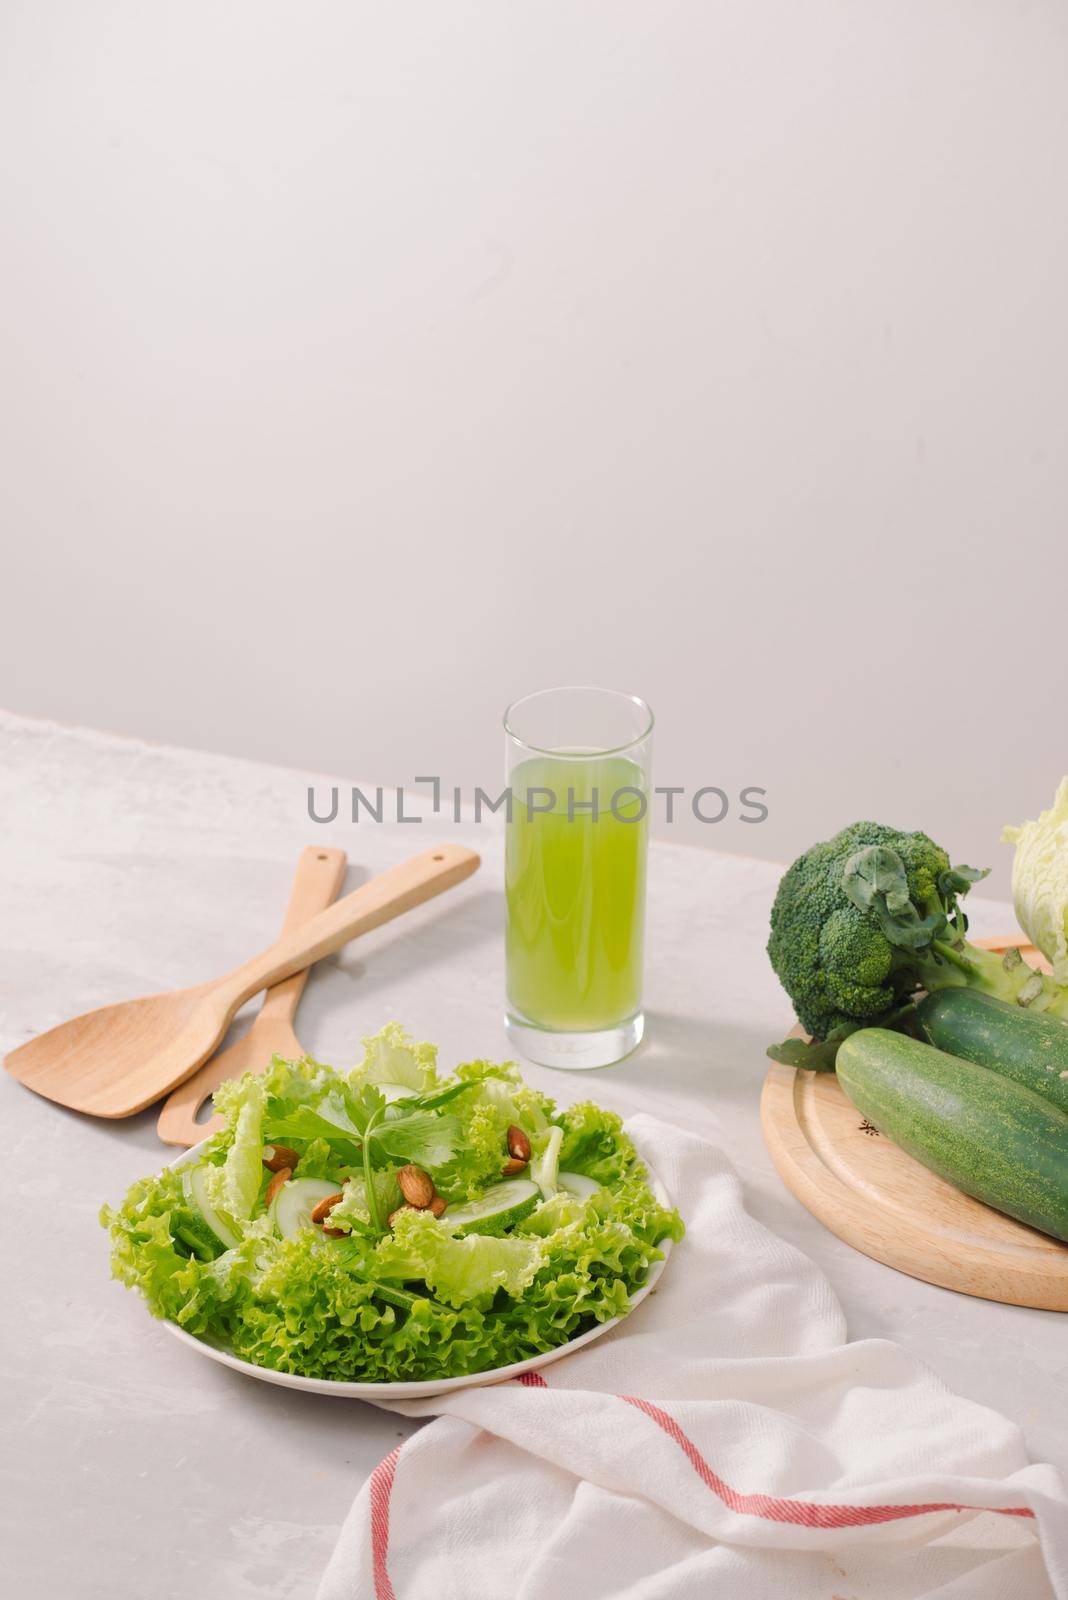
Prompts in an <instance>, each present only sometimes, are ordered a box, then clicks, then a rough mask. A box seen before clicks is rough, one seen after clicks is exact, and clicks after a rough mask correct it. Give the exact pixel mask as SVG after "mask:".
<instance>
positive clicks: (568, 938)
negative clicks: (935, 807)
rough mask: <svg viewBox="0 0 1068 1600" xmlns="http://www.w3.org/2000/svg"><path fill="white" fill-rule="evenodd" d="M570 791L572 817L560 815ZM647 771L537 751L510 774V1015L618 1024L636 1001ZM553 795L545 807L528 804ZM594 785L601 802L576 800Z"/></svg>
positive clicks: (569, 1026) (545, 1021)
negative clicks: (586, 806) (588, 807)
mask: <svg viewBox="0 0 1068 1600" xmlns="http://www.w3.org/2000/svg"><path fill="white" fill-rule="evenodd" d="M569 789H570V790H571V798H572V810H573V820H569V817H568V791H569ZM622 789H638V790H639V791H640V792H641V795H643V796H644V795H646V793H647V791H646V779H645V775H644V773H643V772H642V770H641V768H640V767H638V766H637V765H636V764H635V763H634V762H633V761H628V760H626V759H624V758H622V757H619V756H603V757H596V756H591V757H587V758H586V759H583V760H579V761H576V760H571V761H568V760H564V759H561V758H558V757H554V756H539V757H536V758H532V759H530V760H527V761H524V762H522V763H521V764H520V765H519V766H517V767H516V768H515V769H514V771H513V773H512V791H513V802H512V820H511V822H510V823H509V824H508V827H507V830H506V847H505V887H506V893H507V929H506V952H507V966H508V1002H509V1008H510V1010H511V1011H512V1013H513V1014H517V1015H518V1017H519V1018H521V1019H525V1020H526V1021H528V1022H532V1023H534V1024H536V1025H537V1026H539V1027H543V1028H552V1029H556V1030H560V1031H574V1032H582V1031H586V1030H592V1029H602V1028H611V1027H615V1026H616V1025H617V1024H618V1023H620V1022H623V1021H625V1020H626V1019H628V1018H630V1017H632V1016H634V1015H635V1013H636V1012H637V1011H638V1010H639V1008H640V1006H641V990H642V938H643V932H644V923H645V859H646V836H647V829H648V823H647V818H646V814H645V813H646V811H647V806H646V805H645V804H643V802H642V800H641V799H640V798H639V796H638V795H635V794H626V795H621V796H620V797H619V800H618V801H617V805H616V811H617V813H618V816H616V815H613V814H612V811H611V809H610V806H611V800H612V796H613V795H614V794H616V793H617V791H619V790H622ZM545 790H548V791H549V792H550V793H551V794H552V796H553V797H554V800H555V807H554V809H553V810H552V811H551V812H545V811H540V810H535V811H534V812H533V814H530V812H529V811H528V801H529V803H530V805H531V806H532V807H538V806H542V805H545V804H546V803H547V797H546V795H545V794H544V793H542V792H535V791H545ZM595 791H596V794H597V798H598V804H599V812H598V815H597V816H596V818H595V817H594V816H593V814H592V813H591V812H590V811H583V810H580V809H578V807H579V806H580V805H581V804H582V803H583V802H588V801H590V800H591V799H592V798H593V795H594V792H595Z"/></svg>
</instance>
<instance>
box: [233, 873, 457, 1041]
mask: <svg viewBox="0 0 1068 1600" xmlns="http://www.w3.org/2000/svg"><path fill="white" fill-rule="evenodd" d="M478 865H479V857H478V856H477V855H476V853H475V852H474V850H467V849H465V848H464V846H463V845H459V844H439V845H436V846H435V847H434V848H433V849H431V850H424V851H423V852H422V854H421V855H417V856H412V857H411V859H410V860H408V861H402V862H401V863H400V865H399V866H396V867H390V868H389V870H388V872H383V873H380V874H379V876H378V877H377V878H372V879H371V881H370V883H365V884H364V885H363V887H362V888H361V889H355V890H353V892H352V894H347V895H346V896H345V898H344V899H343V900H338V901H337V902H336V903H335V904H334V905H332V906H330V907H329V908H328V909H327V910H326V911H320V912H319V914H318V916H315V917H313V918H312V919H311V921H310V922H306V923H305V924H304V926H303V927H301V928H296V929H294V930H293V932H292V933H288V934H284V935H283V936H282V938H281V939H279V941H278V943H277V944H273V945H272V946H271V947H270V949H269V950H263V951H261V953H260V954H259V955H258V956H253V957H252V960H251V961H246V962H245V964H244V966H241V967H237V968H235V970H234V971H233V972H231V973H229V974H228V975H227V976H226V977H225V978H223V979H222V980H221V982H220V983H219V985H218V994H219V997H220V998H221V999H222V998H225V1000H226V1003H227V1005H228V1007H230V1008H232V1009H233V1010H236V1008H237V1007H238V1006H240V1005H243V1004H244V1003H245V1001H246V1000H247V999H248V998H249V997H250V995H254V994H255V993H256V992H257V990H259V989H264V988H268V987H269V986H270V985H271V984H275V983H278V982H279V981H280V980H281V979H282V978H288V977H289V976H290V974H291V973H294V972H299V971H300V970H301V968H302V967H308V966H310V965H311V964H312V962H313V961H321V960H322V958H323V957H324V956H329V955H333V953H334V951H335V950H340V949H341V947H342V945H344V944H348V942H349V940H350V939H355V938H356V936H357V935H358V934H361V933H369V932H370V931H371V929H372V928H380V927H381V926H382V924H383V923H384V922H389V921H391V920H392V918H393V917H399V916H400V915H401V913H402V912H404V911H410V910H411V908H412V907H413V906H417V905H421V904H422V902H423V901H424V900H432V899H433V898H434V896H435V895H438V894H442V893H444V891H445V890H446V889H451V888H452V886H453V885H454V884H456V883H462V882H463V880H464V878H469V877H470V876H471V874H472V873H473V872H474V871H475V870H476V868H477V867H478ZM231 1014H232V1012H231Z"/></svg>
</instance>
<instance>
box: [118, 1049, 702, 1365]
mask: <svg viewBox="0 0 1068 1600" xmlns="http://www.w3.org/2000/svg"><path fill="white" fill-rule="evenodd" d="M365 1047H366V1048H365V1056H364V1060H363V1062H362V1063H361V1067H360V1068H359V1069H357V1071H356V1074H355V1075H354V1074H347V1073H339V1072H336V1071H335V1070H334V1069H333V1068H330V1067H324V1066H323V1065H321V1064H320V1063H318V1062H314V1061H311V1060H310V1059H306V1060H304V1061H301V1062H285V1061H281V1060H275V1061H274V1062H273V1063H272V1064H271V1066H270V1067H269V1068H268V1070H267V1072H265V1073H264V1074H262V1075H261V1076H260V1077H251V1076H246V1077H245V1078H242V1079H239V1080H236V1081H235V1082H234V1083H231V1084H227V1085H224V1086H222V1087H221V1088H220V1090H219V1091H218V1093H217V1095H216V1106H217V1108H219V1109H220V1110H222V1112H223V1114H224V1116H226V1118H227V1122H228V1125H227V1127H226V1129H225V1130H224V1131H223V1132H222V1133H219V1134H217V1135H215V1136H213V1137H212V1138H211V1139H210V1140H209V1141H208V1142H207V1144H206V1146H205V1149H204V1152H203V1154H202V1156H201V1160H202V1161H203V1163H204V1165H205V1179H204V1183H205V1187H206V1189H207V1191H208V1192H209V1193H210V1195H211V1196H212V1204H213V1205H215V1206H216V1209H218V1210H219V1211H220V1213H223V1212H225V1217H226V1220H227V1222H228V1223H229V1224H232V1226H233V1233H234V1236H235V1237H236V1238H237V1240H238V1243H237V1244H236V1246H234V1247H233V1248H229V1249H227V1248H225V1247H224V1245H223V1243H222V1242H221V1241H220V1240H219V1239H218V1238H217V1237H215V1236H214V1235H213V1234H212V1231H211V1229H210V1228H209V1227H207V1226H206V1225H205V1221H204V1218H203V1217H202V1216H201V1215H200V1214H199V1212H198V1210H197V1206H196V1204H195V1202H194V1200H193V1199H192V1198H191V1197H190V1188H189V1185H188V1184H187V1183H186V1182H185V1181H184V1179H183V1175H182V1173H181V1171H175V1170H174V1169H172V1168H168V1169H166V1170H165V1171H164V1172H162V1173H160V1174H159V1175H157V1176H156V1177H153V1178H147V1179H144V1180H141V1181H140V1182H138V1183H135V1184H134V1185H133V1186H132V1187H131V1189H130V1191H129V1193H128V1194H127V1196H126V1198H125V1200H124V1201H123V1202H122V1204H121V1205H120V1206H117V1207H114V1208H111V1207H105V1208H104V1210H103V1212H102V1214H101V1220H102V1222H103V1223H104V1224H105V1226H106V1227H108V1228H109V1230H110V1232H111V1238H112V1270H113V1273H114V1275H115V1277H116V1278H118V1279H119V1280H120V1281H121V1282H122V1283H124V1284H126V1285H127V1286H128V1287H130V1288H132V1289H134V1290H136V1291H138V1292H139V1293H140V1294H141V1295H142V1296H143V1297H144V1300H145V1302H146V1304H147V1306H148V1309H149V1310H150V1311H151V1312H152V1314H153V1315H154V1316H157V1317H163V1318H166V1319H168V1320H170V1321H172V1322H175V1323H177V1324H178V1325H179V1326H180V1327H183V1328H185V1329H186V1330H187V1331H188V1332H189V1333H191V1334H192V1335H193V1336H194V1337H196V1338H200V1339H203V1340H205V1341H207V1342H210V1343H213V1344H217V1345H221V1346H224V1347H225V1348H227V1349H230V1350H232V1351H233V1352H234V1353H235V1354H236V1355H238V1356H240V1357H242V1358H243V1359H245V1360H247V1361H250V1362H253V1363H254V1364H256V1365H259V1366H263V1367H268V1368H271V1369H273V1370H276V1371H280V1372H294V1373H304V1374H306V1375H308V1376H312V1377H320V1378H331V1379H337V1380H345V1379H347V1380H358V1381H363V1382H372V1383H373V1382H387V1381H396V1380H405V1379H408V1380H411V1379H417V1378H418V1379H428V1378H441V1377H453V1376H458V1375H461V1374H468V1373H474V1372H483V1371H488V1370H490V1369H492V1368H496V1367H501V1366H505V1365H508V1364H509V1363H511V1362H514V1361H520V1360H523V1359H525V1358H527V1357H530V1356H533V1355H537V1354H539V1353H541V1352H544V1351H548V1350H552V1349H554V1348H556V1347H557V1346H558V1345H560V1344H562V1343H564V1342H566V1341H567V1340H569V1339H571V1338H574V1337H575V1336H576V1335H577V1334H579V1333H582V1332H585V1331H586V1330H587V1329H589V1328H591V1327H594V1326H595V1325H596V1324H597V1323H599V1322H605V1321H608V1320H610V1319H611V1318H614V1317H617V1316H620V1315H623V1314H624V1313H625V1312H626V1310H627V1307H628V1304H629V1300H630V1296H631V1295H632V1294H633V1292H634V1291H635V1289H637V1288H638V1287H639V1286H640V1285H641V1284H642V1283H643V1282H644V1281H645V1278H646V1275H647V1273H648V1271H649V1267H650V1266H651V1265H652V1263H653V1262H655V1261H657V1260H658V1259H660V1257H661V1254H662V1251H661V1248H660V1246H661V1244H662V1242H663V1241H664V1239H665V1238H673V1239H677V1238H679V1237H681V1234H682V1223H681V1221H680V1220H679V1217H678V1215H677V1213H675V1212H674V1211H671V1210H668V1209H666V1208H665V1207H663V1206H662V1205H661V1204H660V1203H659V1201H658V1200H657V1199H656V1197H655V1195H654V1194H653V1193H652V1191H651V1190H650V1188H649V1185H648V1181H647V1177H646V1174H645V1171H644V1168H643V1167H642V1164H641V1161H640V1160H639V1158H638V1155H637V1152H636V1151H635V1149H634V1146H633V1144H632V1143H631V1141H630V1139H629V1138H628V1137H627V1135H626V1134H625V1133H624V1132H623V1129H622V1124H621V1122H620V1119H619V1118H618V1117H617V1116H615V1115H614V1114H613V1113H611V1112H607V1111H603V1110H601V1109H600V1108H598V1107H596V1106H593V1105H591V1104H584V1105H579V1106H573V1107H571V1108H570V1109H568V1110H566V1111H563V1112H560V1113H557V1112H556V1110H555V1108H554V1106H553V1104H552V1102H551V1101H550V1100H547V1099H546V1098H545V1097H544V1096H542V1095H539V1094H538V1093H537V1092H536V1091H534V1090H532V1089H530V1088H529V1087H528V1086H527V1085H525V1084H524V1083H523V1081H522V1078H521V1077H520V1075H519V1073H518V1070H517V1069H516V1068H515V1067H514V1066H512V1065H510V1064H509V1065H505V1066H497V1065H494V1064H493V1063H490V1062H484V1061H479V1062H470V1063H467V1064H466V1065H464V1066H463V1067H461V1068H459V1069H458V1071H457V1073H456V1074H455V1075H454V1076H453V1077H452V1078H451V1079H441V1078H439V1077H438V1074H437V1069H436V1064H435V1061H434V1058H433V1054H432V1050H431V1047H430V1046H419V1045H412V1044H411V1043H410V1041H408V1040H407V1036H405V1035H403V1034H402V1033H401V1031H400V1030H399V1029H396V1028H395V1027H394V1028H391V1029H389V1030H386V1031H385V1036H384V1037H383V1036H376V1038H375V1039H371V1040H367V1041H365ZM365 1069H367V1070H365ZM398 1072H408V1073H409V1074H410V1076H409V1078H408V1079H407V1080H403V1079H402V1078H400V1077H398V1076H396V1074H397V1073H398ZM379 1073H383V1074H394V1075H393V1076H388V1075H387V1076H376V1074H379ZM416 1075H418V1087H417V1086H416V1083H415V1081H413V1080H414V1078H415V1076H416ZM402 1081H407V1086H408V1087H410V1088H411V1089H412V1090H413V1095H414V1099H413V1100H412V1101H408V1100H403V1101H400V1102H398V1103H397V1104H395V1105H390V1106H387V1105H386V1104H385V1102H384V1101H383V1098H382V1096H381V1094H380V1093H379V1092H378V1089H377V1085H378V1084H389V1083H400V1082H402ZM513 1123H514V1124H516V1125H518V1126H521V1127H523V1128H524V1130H525V1131H526V1132H527V1133H528V1135H529V1137H530V1139H531V1143H532V1147H533V1149H534V1151H535V1163H536V1162H537V1161H538V1159H539V1158H540V1159H541V1160H542V1163H543V1166H544V1168H545V1172H544V1176H546V1178H547V1179H548V1178H549V1177H550V1168H551V1178H552V1183H548V1182H547V1184H546V1187H549V1188H551V1187H552V1186H553V1185H554V1184H555V1175H556V1172H557V1170H564V1171H568V1170H570V1171H579V1172H585V1173H586V1174H587V1175H589V1176H591V1177H593V1178H594V1179H595V1181H596V1182H597V1183H598V1184H600V1185H601V1187H600V1188H599V1189H598V1190H597V1191H596V1193H594V1194H593V1195H591V1196H590V1197H589V1198H588V1199H582V1198H577V1197H576V1196H574V1195H572V1194H569V1193H567V1192H565V1191H564V1190H562V1189H557V1190H556V1192H555V1193H552V1194H551V1195H550V1197H549V1198H547V1199H544V1200H542V1202H541V1203H540V1204H539V1205H538V1207H537V1208H536V1209H535V1210H534V1211H533V1212H532V1213H531V1214H530V1215H528V1216H526V1217H524V1218H523V1220H522V1221H521V1222H520V1223H519V1224H518V1225H517V1226H514V1227H512V1228H511V1229H510V1230H506V1231H504V1232H503V1233H501V1234H492V1233H487V1234H482V1233H466V1234H465V1235H464V1236H459V1235H458V1234H456V1233H454V1232H453V1231H452V1230H451V1229H450V1227H449V1214H448V1210H446V1211H445V1213H444V1215H443V1216H442V1217H440V1218H436V1217H434V1216H433V1215H432V1214H431V1213H430V1212H429V1211H413V1210H410V1209H404V1208H401V1209H397V1208H398V1207H399V1206H400V1200H401V1195H400V1190H399V1188H398V1185H397V1171H398V1169H399V1166H400V1165H401V1164H402V1159H412V1157H411V1156H410V1154H407V1152H408V1151H410V1150H411V1149H413V1148H419V1149H423V1150H425V1151H429V1152H430V1153H431V1154H437V1155H442V1154H445V1155H446V1156H447V1159H445V1160H443V1161H441V1162H439V1164H438V1165H437V1167H436V1168H435V1169H434V1173H433V1175H434V1180H435V1183H436V1184H437V1187H438V1189H439V1192H440V1193H441V1194H443V1195H444V1194H445V1193H446V1192H447V1191H446V1189H445V1187H444V1185H445V1183H446V1182H447V1181H449V1182H451V1183H452V1184H453V1188H452V1190H451V1191H449V1192H450V1193H451V1194H454V1195H457V1196H459V1195H463V1196H471V1197H474V1196H475V1195H478V1194H480V1193H481V1192H482V1191H483V1190H484V1189H485V1188H487V1187H488V1186H489V1185H490V1184H492V1183H494V1182H496V1181H498V1179H499V1177H500V1168H501V1164H502V1157H503V1156H504V1155H505V1154H506V1142H505V1141H506V1132H507V1128H508V1127H509V1125H511V1124H513ZM406 1125H407V1127H408V1133H407V1135H405V1131H404V1130H405V1126H406ZM377 1128H381V1129H386V1130H388V1132H387V1133H386V1138H385V1143H384V1144H379V1143H378V1142H377V1139H376V1137H375V1130H376V1129H377ZM282 1130H286V1131H287V1132H288V1133H289V1134H290V1137H286V1138H283V1133H282ZM295 1130H300V1131H295ZM272 1139H276V1140H278V1141H279V1142H284V1143H287V1144H290V1145H291V1146H292V1147H293V1149H294V1151H295V1153H296V1157H297V1174H296V1175H297V1177H305V1178H318V1179H322V1180H325V1181H326V1182H329V1183H337V1185H338V1187H339V1189H341V1192H342V1199H341V1201H340V1202H339V1203H338V1204H337V1205H336V1206H335V1207H334V1208H333V1210H332V1211H331V1213H330V1224H331V1230H332V1231H331V1235H330V1236H326V1235H324V1234H323V1232H322V1231H321V1230H320V1229H318V1228H313V1227H310V1226H309V1227H304V1228H301V1229H299V1231H297V1232H295V1233H294V1234H293V1235H292V1236H290V1237H286V1238H283V1237H281V1236H279V1234H278V1233H277V1232H276V1230H275V1223H274V1216H273V1213H272V1212H271V1211H270V1210H268V1208H267V1207H266V1205H265V1190H266V1187H267V1183H268V1181H269V1178H270V1174H269V1173H268V1172H267V1170H266V1169H265V1168H264V1167H263V1165H262V1161H261V1157H262V1155H263V1149H262V1144H269V1143H270V1142H271V1141H272ZM261 1141H262V1144H261ZM372 1147H373V1149H372ZM392 1147H396V1153H394V1149H393V1148H392ZM533 1170H534V1166H533V1164H532V1173H533ZM368 1175H369V1176H370V1183H371V1186H372V1189H373V1203H370V1202H371V1201H372V1196H371V1195H369V1192H368V1188H367V1183H368ZM387 1218H388V1219H391V1220H390V1221H388V1222H387V1221H385V1220H384V1219H387Z"/></svg>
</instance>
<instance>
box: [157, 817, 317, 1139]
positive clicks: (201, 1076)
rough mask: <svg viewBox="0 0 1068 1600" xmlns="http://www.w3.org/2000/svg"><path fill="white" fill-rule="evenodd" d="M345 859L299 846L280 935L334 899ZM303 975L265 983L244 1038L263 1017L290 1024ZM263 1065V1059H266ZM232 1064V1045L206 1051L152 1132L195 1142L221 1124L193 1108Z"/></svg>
mask: <svg viewBox="0 0 1068 1600" xmlns="http://www.w3.org/2000/svg"><path fill="white" fill-rule="evenodd" d="M346 865H347V858H346V856H345V852H344V850H332V849H320V848H317V847H316V846H315V845H308V847H307V848H306V849H305V850H302V851H301V856H300V860H299V861H298V863H297V871H296V874H295V876H294V878H293V888H292V889H291V891H290V895H289V905H288V907H287V909H286V914H285V920H284V922H283V923H282V933H283V936H284V935H285V934H287V933H292V932H293V930H294V929H295V928H299V927H300V926H301V925H302V924H303V923H305V922H308V921H310V920H311V918H312V917H314V916H315V915H316V913H317V912H319V911H323V910H325V908H326V907H327V906H329V905H333V903H334V896H335V895H336V894H337V891H338V889H339V888H340V886H341V883H342V880H343V879H344V876H345V867H346ZM307 977H308V969H307V968H306V967H305V969H304V971H303V972H295V973H294V974H293V976H292V977H291V978H284V979H283V980H282V982H281V983H276V984H275V986H274V988H273V989H268V990H267V993H266V995H265V996H264V999H263V1004H262V1006H261V1007H260V1009H259V1014H258V1016H257V1017H256V1020H255V1022H254V1023H253V1024H252V1028H251V1029H250V1031H249V1034H248V1035H246V1038H249V1037H253V1036H255V1034H256V1029H257V1028H258V1027H259V1025H260V1023H261V1022H263V1020H264V1018H266V1019H268V1021H282V1022H287V1023H289V1024H290V1026H292V1023H293V1020H294V1017H295V1015H296V1010H297V1003H298V1001H299V1000H300V996H301V991H302V990H303V988H304V984H305V982H306V980H307ZM242 1042H244V1041H242ZM263 1065H266V1060H265V1059H264V1061H263ZM233 1070H234V1064H233V1051H232V1050H217V1051H216V1052H215V1054H214V1055H213V1056H209V1058H208V1060H207V1061H205V1063H204V1065H203V1066H202V1067H198V1068H197V1070H196V1071H195V1072H194V1073H193V1076H192V1077H191V1078H187V1079H186V1080H185V1082H184V1083H181V1084H179V1085H178V1087H177V1089H172V1090H171V1092H170V1094H169V1095H168V1096H167V1098H166V1100H165V1101H164V1102H163V1108H162V1110H161V1111H160V1114H159V1121H158V1122H157V1123H156V1132H157V1133H158V1134H159V1136H160V1138H161V1139H162V1140H163V1142H164V1144H178V1145H182V1144H184V1145H190V1144H196V1143H197V1142H198V1140H200V1139H206V1138H207V1136H208V1134H209V1133H214V1132H215V1131H216V1127H221V1126H222V1119H221V1118H219V1117H213V1118H209V1121H208V1122H198V1121H197V1112H198V1111H199V1110H200V1108H201V1106H202V1105H203V1104H204V1101H205V1100H206V1099H207V1098H208V1096H209V1095H210V1094H212V1093H214V1091H215V1090H216V1089H217V1088H218V1087H219V1084H220V1083H221V1082H222V1080H223V1079H224V1078H225V1077H227V1076H228V1075H229V1074H230V1073H231V1072H232V1071H233Z"/></svg>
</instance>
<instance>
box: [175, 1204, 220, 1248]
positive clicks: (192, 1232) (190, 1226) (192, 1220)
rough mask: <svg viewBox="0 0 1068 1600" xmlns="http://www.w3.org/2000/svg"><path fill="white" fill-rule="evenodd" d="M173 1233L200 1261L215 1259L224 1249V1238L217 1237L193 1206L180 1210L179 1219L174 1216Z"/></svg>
mask: <svg viewBox="0 0 1068 1600" xmlns="http://www.w3.org/2000/svg"><path fill="white" fill-rule="evenodd" d="M171 1235H172V1237H173V1238H174V1239H175V1240H178V1241H180V1242H181V1243H182V1244H184V1245H185V1247H186V1249H187V1250H188V1251H189V1252H190V1254H191V1255H194V1256H196V1258H197V1260H198V1261H214V1260H215V1257H216V1256H217V1255H219V1253H220V1252H221V1250H222V1240H221V1239H219V1238H217V1237H216V1235H215V1234H214V1233H213V1232H212V1231H211V1229H210V1228H209V1227H208V1225H207V1223H206V1222H205V1221H204V1218H203V1217H202V1216H201V1215H200V1212H199V1211H197V1210H195V1209H194V1208H193V1206H190V1207H189V1209H188V1211H182V1212H179V1214H178V1220H177V1221H175V1220H174V1218H173V1217H172V1219H171Z"/></svg>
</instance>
